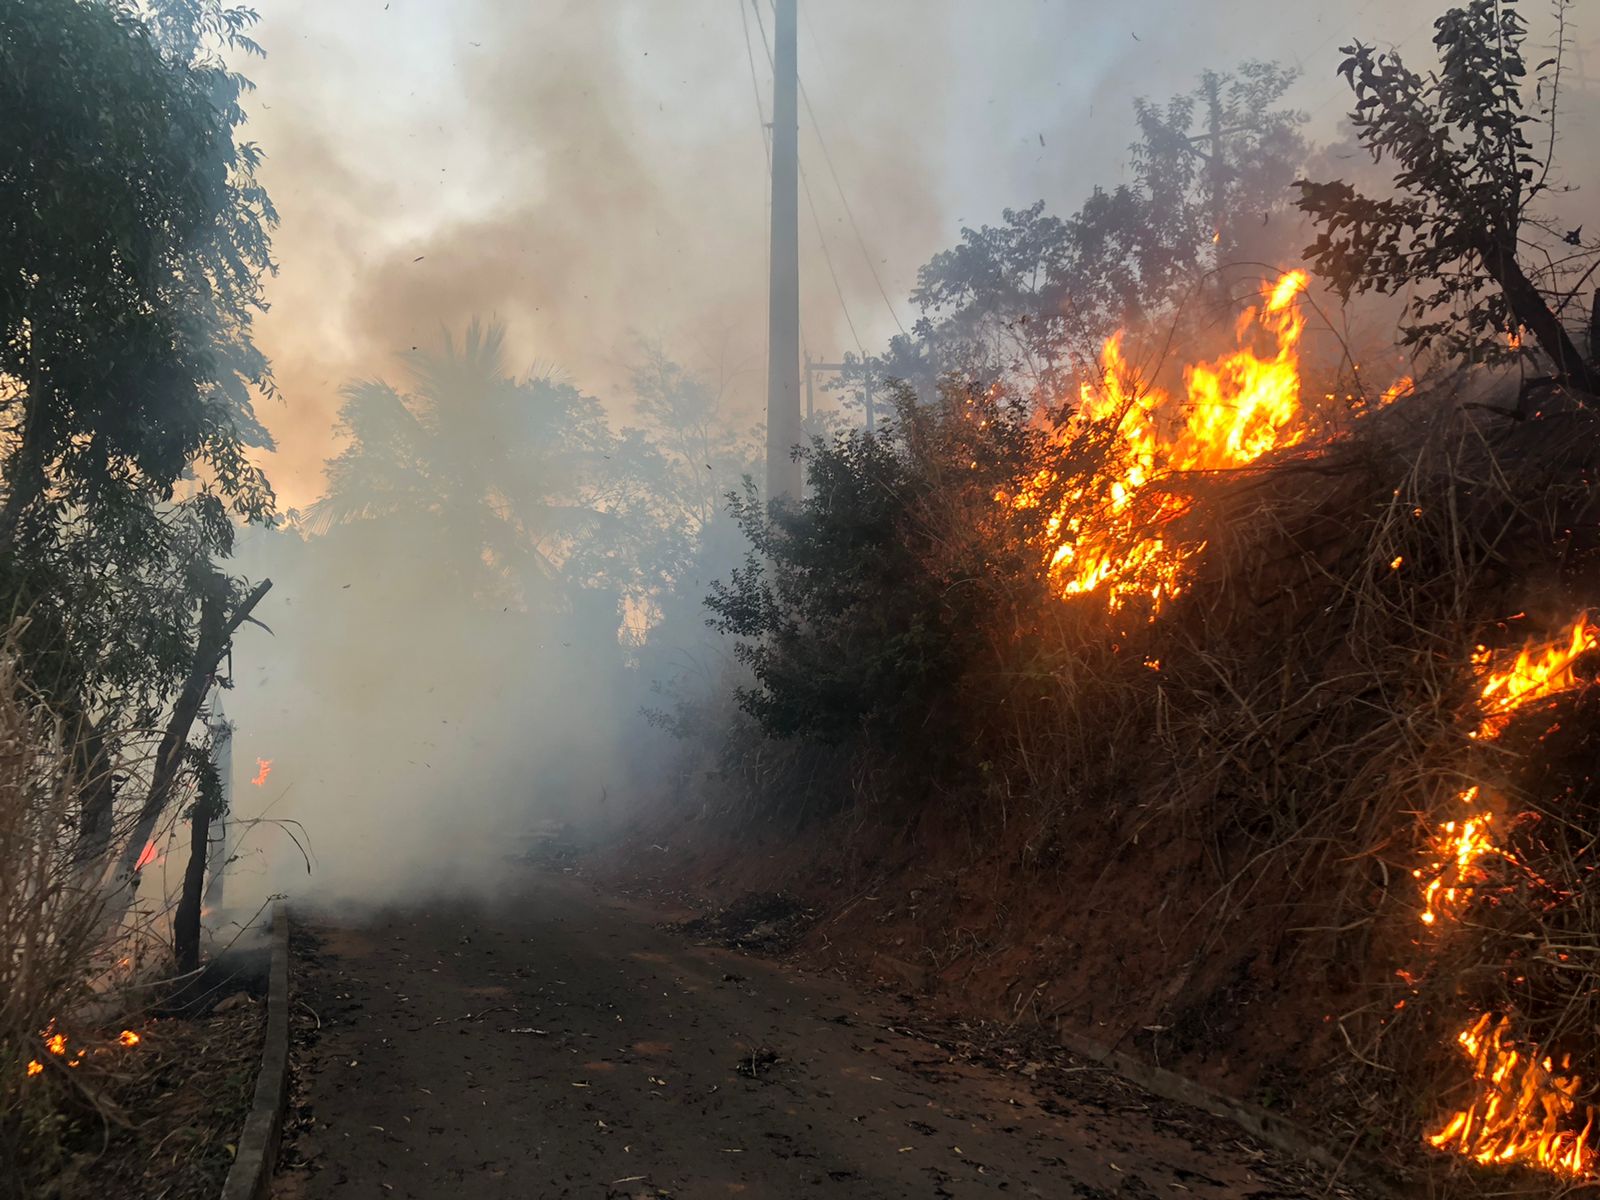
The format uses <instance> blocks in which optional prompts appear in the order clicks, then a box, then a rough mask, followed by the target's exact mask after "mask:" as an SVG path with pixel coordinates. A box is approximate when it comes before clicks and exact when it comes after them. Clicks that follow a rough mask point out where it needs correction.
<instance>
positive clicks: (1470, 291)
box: [1299, 0, 1600, 391]
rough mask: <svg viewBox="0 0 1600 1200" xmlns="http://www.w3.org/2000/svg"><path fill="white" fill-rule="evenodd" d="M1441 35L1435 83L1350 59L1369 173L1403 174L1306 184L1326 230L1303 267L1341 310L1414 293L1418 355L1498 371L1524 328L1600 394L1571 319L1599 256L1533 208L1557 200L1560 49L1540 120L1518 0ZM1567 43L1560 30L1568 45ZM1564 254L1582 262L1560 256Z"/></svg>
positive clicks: (1392, 66) (1409, 323) (1444, 20)
mask: <svg viewBox="0 0 1600 1200" xmlns="http://www.w3.org/2000/svg"><path fill="white" fill-rule="evenodd" d="M1564 9H1565V5H1564V4H1561V5H1558V12H1561V13H1564ZM1434 29H1435V33H1434V38H1433V43H1434V46H1435V47H1436V49H1437V50H1438V54H1439V64H1440V65H1439V69H1438V70H1437V71H1433V72H1429V73H1428V74H1426V75H1423V74H1419V73H1418V72H1416V71H1413V70H1411V69H1410V68H1409V67H1407V66H1406V65H1405V64H1404V63H1403V62H1402V61H1401V59H1400V56H1399V55H1398V54H1397V53H1393V52H1390V53H1381V52H1379V51H1378V50H1376V49H1375V48H1374V47H1371V46H1366V45H1363V44H1362V43H1360V42H1356V43H1354V44H1352V45H1350V46H1347V47H1345V48H1344V53H1345V54H1346V55H1348V57H1347V58H1346V60H1345V62H1344V63H1343V65H1342V66H1341V67H1340V72H1341V73H1342V74H1343V75H1344V76H1345V78H1346V79H1347V80H1348V81H1349V83H1350V86H1351V89H1352V90H1353V92H1354V93H1355V101H1356V106H1355V110H1354V112H1352V113H1351V118H1350V119H1351V121H1352V122H1353V123H1354V125H1355V128H1356V131H1357V135H1358V137H1359V140H1360V142H1361V144H1362V145H1363V146H1364V147H1365V148H1366V149H1367V150H1368V151H1369V152H1370V153H1371V155H1372V157H1373V159H1374V161H1377V162H1382V161H1384V160H1385V159H1387V160H1389V161H1390V162H1392V163H1393V165H1394V188H1395V194H1394V195H1393V196H1387V197H1376V198H1375V197H1370V196H1366V195H1363V194H1361V193H1360V192H1358V191H1357V190H1356V189H1355V188H1354V187H1352V186H1351V185H1349V184H1347V183H1344V182H1342V181H1334V182H1331V183H1315V182H1310V181H1303V182H1301V183H1300V185H1299V187H1300V200H1299V205H1300V207H1301V208H1302V209H1303V210H1305V211H1306V212H1307V213H1309V214H1310V215H1311V216H1312V218H1313V219H1314V220H1315V221H1316V222H1317V224H1318V225H1319V226H1320V227H1321V229H1320V232H1319V233H1318V235H1317V238H1316V240H1315V241H1314V242H1313V243H1312V244H1311V245H1310V246H1309V247H1308V248H1307V249H1306V252H1305V253H1306V257H1307V258H1309V259H1310V260H1311V262H1312V263H1313V264H1314V265H1315V266H1316V269H1317V270H1318V272H1319V273H1320V274H1322V275H1323V276H1325V277H1326V278H1327V279H1328V280H1329V281H1330V283H1331V284H1332V285H1333V287H1334V288H1335V289H1336V290H1338V291H1339V292H1340V293H1341V294H1342V295H1343V296H1345V297H1346V298H1348V297H1349V296H1351V295H1352V294H1358V293H1362V292H1367V291H1375V292H1379V293H1398V292H1401V291H1407V292H1409V293H1410V295H1409V298H1408V300H1407V304H1406V312H1407V320H1406V322H1405V324H1404V326H1403V339H1404V342H1405V344H1407V345H1416V346H1419V347H1428V346H1436V347H1438V348H1439V349H1441V350H1442V351H1443V352H1444V353H1446V354H1447V355H1451V356H1456V357H1465V358H1471V359H1477V360H1487V361H1503V360H1504V359H1506V358H1508V357H1510V356H1511V354H1512V348H1511V347H1510V345H1509V343H1508V338H1507V335H1508V334H1510V333H1514V332H1516V331H1518V330H1519V329H1520V328H1522V327H1526V328H1527V329H1529V330H1530V331H1532V333H1533V334H1534V336H1535V337H1536V338H1537V340H1538V343H1539V345H1540V347H1541V348H1542V349H1543V350H1544V352H1545V353H1546V354H1547V355H1548V356H1549V358H1550V359H1551V361H1552V362H1553V363H1554V364H1555V365H1556V369H1557V371H1558V373H1559V374H1561V375H1563V376H1565V377H1568V378H1570V379H1571V380H1572V381H1573V382H1576V383H1577V384H1578V385H1579V386H1581V387H1584V388H1586V389H1587V390H1591V391H1592V390H1593V387H1592V385H1593V383H1594V379H1593V372H1592V371H1591V370H1590V368H1589V367H1588V365H1587V364H1586V363H1585V362H1584V360H1583V358H1582V356H1581V355H1579V354H1578V352H1577V350H1576V349H1575V347H1574V346H1573V344H1572V341H1571V339H1570V336H1569V335H1568V334H1567V333H1566V331H1565V330H1564V329H1563V327H1562V324H1561V319H1560V318H1561V316H1562V312H1563V310H1564V308H1565V307H1566V305H1567V303H1568V302H1569V301H1570V300H1571V299H1572V298H1573V292H1572V290H1571V286H1572V285H1571V283H1570V281H1572V280H1574V279H1578V278H1579V277H1581V276H1582V275H1583V274H1584V271H1585V265H1586V263H1592V262H1593V260H1594V257H1595V254H1596V252H1597V251H1600V245H1597V244H1594V243H1589V244H1585V243H1583V242H1582V241H1581V238H1580V236H1579V233H1578V231H1572V232H1571V233H1569V234H1566V235H1564V236H1563V237H1560V238H1558V237H1555V236H1552V235H1553V234H1554V231H1553V230H1551V229H1549V228H1548V226H1547V224H1546V222H1544V221H1543V220H1542V219H1541V218H1540V216H1539V214H1538V211H1537V205H1536V201H1537V200H1538V199H1539V198H1540V196H1541V195H1542V194H1544V193H1545V192H1546V191H1547V190H1549V187H1550V172H1551V165H1552V164H1551V159H1552V156H1553V152H1554V147H1555V119H1556V98H1557V95H1558V89H1559V83H1560V71H1561V53H1560V50H1559V49H1558V50H1557V52H1556V53H1555V54H1553V55H1552V56H1551V57H1549V58H1547V59H1545V60H1544V61H1543V62H1541V63H1540V64H1539V65H1538V66H1537V67H1536V68H1535V69H1534V79H1533V83H1534V87H1533V89H1532V90H1533V95H1534V100H1535V103H1536V104H1537V105H1538V109H1537V112H1533V111H1530V110H1529V97H1528V94H1527V93H1528V90H1529V89H1528V82H1529V68H1528V65H1527V63H1526V60H1525V59H1524V56H1523V45H1524V43H1525V41H1526V39H1527V35H1528V28H1527V23H1526V21H1525V20H1524V18H1523V17H1522V15H1521V14H1520V13H1519V12H1518V11H1517V8H1516V5H1515V4H1514V3H1513V2H1512V0H1473V2H1472V3H1470V4H1467V5H1465V6H1463V7H1460V8H1453V9H1451V10H1449V11H1448V12H1446V13H1445V14H1444V15H1443V16H1442V17H1440V18H1439V19H1438V20H1437V21H1436V22H1435V23H1434ZM1563 36H1564V30H1562V29H1558V33H1557V41H1558V45H1559V43H1560V41H1561V39H1562V37H1563ZM1541 124H1542V125H1543V127H1544V132H1543V133H1542V134H1539V137H1540V145H1538V146H1536V145H1535V142H1534V140H1533V138H1534V135H1535V134H1536V132H1537V130H1538V127H1539V126H1540V125H1541ZM1563 241H1565V242H1568V243H1570V244H1572V245H1576V246H1577V247H1578V252H1577V253H1576V254H1569V253H1562V252H1560V246H1561V244H1562V242H1563ZM1541 255H1542V257H1543V258H1544V261H1545V262H1546V264H1547V266H1546V268H1545V269H1544V270H1543V271H1542V272H1536V271H1534V270H1533V269H1532V268H1531V267H1529V266H1528V265H1527V264H1528V263H1529V262H1532V261H1535V260H1537V259H1538V258H1539V257H1541ZM1564 281H1565V282H1564Z"/></svg>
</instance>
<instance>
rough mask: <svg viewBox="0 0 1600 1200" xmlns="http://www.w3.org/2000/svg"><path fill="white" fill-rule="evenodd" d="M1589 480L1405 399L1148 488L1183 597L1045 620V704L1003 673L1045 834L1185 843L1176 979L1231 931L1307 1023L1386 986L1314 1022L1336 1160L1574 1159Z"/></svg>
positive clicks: (1584, 1091)
mask: <svg viewBox="0 0 1600 1200" xmlns="http://www.w3.org/2000/svg"><path fill="white" fill-rule="evenodd" d="M1597 458H1600V424H1597V422H1596V421H1595V420H1594V419H1593V418H1591V417H1589V416H1588V415H1586V414H1582V413H1563V414H1559V415H1554V416H1550V417H1547V418H1544V419H1542V420H1538V421H1529V422H1516V421H1511V420H1507V419H1505V418H1504V417H1502V416H1497V415H1494V414H1492V413H1485V412H1484V411H1483V410H1482V409H1476V410H1475V409H1473V408H1470V407H1462V406H1460V405H1459V404H1457V403H1455V402H1454V400H1453V399H1452V398H1447V397H1444V396H1440V395H1431V396H1423V397H1416V398H1413V399H1411V400H1408V401H1405V402H1403V403H1401V404H1400V405H1397V406H1395V407H1394V408H1393V409H1391V410H1387V411H1384V412H1380V413H1376V414H1372V415H1369V416H1367V417H1365V418H1363V419H1362V420H1360V421H1358V422H1356V423H1355V425H1354V427H1353V428H1351V429H1350V430H1349V431H1348V432H1346V433H1344V434H1342V435H1340V436H1337V437H1335V438H1333V439H1331V440H1328V441H1324V442H1321V443H1314V444H1307V445H1305V446H1300V447H1296V448H1294V449H1291V450H1289V451H1288V452H1286V453H1281V454H1278V455H1274V456H1269V457H1268V458H1266V459H1264V460H1263V461H1261V462H1260V463H1258V464H1256V465H1255V466H1254V467H1252V468H1250V469H1246V470H1242V471H1236V472H1230V473H1228V474H1226V475H1217V474H1211V475H1209V476H1205V477H1199V476H1184V477H1177V476H1174V477H1173V478H1171V479H1169V480H1168V481H1166V482H1165V483H1163V484H1161V485H1160V486H1163V487H1166V488H1168V489H1170V490H1171V491H1172V492H1173V493H1174V494H1177V495H1180V496H1181V497H1182V501H1183V503H1182V506H1181V509H1174V508H1172V507H1170V506H1168V505H1166V504H1162V505H1157V506H1155V508H1154V511H1156V512H1158V513H1160V514H1162V516H1161V517H1160V518H1159V520H1160V527H1159V531H1158V532H1159V536H1160V537H1161V538H1163V539H1165V540H1167V541H1168V542H1170V543H1173V544H1176V545H1180V546H1183V547H1204V552H1203V553H1200V552H1198V551H1195V552H1191V553H1187V554H1185V555H1184V559H1183V561H1184V562H1185V564H1186V566H1187V567H1188V568H1189V574H1188V577H1187V578H1186V580H1185V583H1184V587H1183V589H1182V594H1181V595H1178V596H1177V598H1176V599H1170V597H1171V595H1172V592H1171V590H1170V589H1169V590H1168V591H1167V592H1166V593H1165V595H1163V596H1162V597H1158V598H1157V599H1160V600H1161V601H1162V603H1161V612H1160V613H1159V616H1158V618H1157V619H1155V620H1153V621H1147V620H1145V618H1144V614H1142V613H1139V612H1136V611H1129V610H1128V609H1126V608H1112V610H1111V611H1109V612H1108V611H1107V607H1108V606H1100V607H1098V608H1091V607H1090V606H1088V605H1084V604H1078V603H1076V602H1075V603H1074V604H1073V605H1069V606H1065V608H1064V610H1063V612H1062V613H1061V614H1060V615H1059V617H1058V619H1057V621H1056V623H1055V625H1056V628H1055V630H1054V631H1053V636H1052V638H1050V639H1048V641H1053V642H1054V644H1055V647H1056V652H1057V653H1058V654H1059V655H1060V662H1059V666H1058V667H1057V669H1056V671H1057V676H1058V677H1057V678H1055V679H1051V678H1050V671H1049V669H1048V668H1046V669H1045V670H1043V671H1034V670H1030V671H1029V675H1030V682H1031V683H1032V684H1033V685H1034V686H1036V687H1038V688H1039V689H1040V691H1041V694H1040V696H1039V700H1038V702H1037V703H1032V702H1031V701H1032V700H1033V697H1032V696H1028V697H1025V698H1023V700H1024V703H1023V705H1017V706H1015V707H1017V708H1022V707H1025V708H1026V710H1027V716H1026V717H1025V718H1023V719H1022V720H1020V721H1019V722H1017V727H1016V729H1015V732H1014V734H1013V745H1014V747H1015V750H1016V764H1015V770H1016V772H1017V773H1020V774H1021V775H1022V776H1023V777H1025V778H1027V779H1028V780H1029V782H1030V785H1031V787H1030V790H1032V791H1033V793H1034V795H1035V796H1036V797H1040V798H1044V797H1054V798H1055V799H1054V800H1053V801H1052V802H1050V803H1047V804H1045V805H1043V806H1041V811H1049V810H1052V809H1053V810H1057V811H1059V810H1060V808H1061V807H1062V806H1064V805H1073V804H1077V805H1083V804H1086V803H1088V804H1095V805H1105V806H1107V808H1108V809H1109V811H1111V812H1120V813H1122V814H1124V815H1125V816H1126V817H1127V818H1128V825H1127V828H1128V829H1129V831H1130V832H1129V836H1130V837H1137V836H1138V835H1139V833H1140V832H1141V831H1149V830H1151V829H1152V828H1162V827H1165V828H1177V829H1186V830H1190V831H1192V832H1193V833H1194V834H1196V835H1197V836H1199V837H1201V838H1203V839H1204V841H1205V843H1206V844H1207V845H1208V847H1209V849H1208V851H1207V854H1208V857H1209V859H1210V865H1211V871H1212V874H1213V876H1214V880H1215V888H1214V890H1213V891H1212V892H1211V893H1210V894H1209V895H1207V896H1203V897H1190V898H1188V903H1190V904H1192V905H1193V906H1194V908H1195V909H1196V910H1197V911H1196V920H1195V921H1194V923H1193V928H1194V930H1195V936H1196V937H1197V938H1199V939H1200V940H1201V945H1200V946H1199V947H1198V952H1199V953H1208V952H1209V953H1218V952H1221V953H1226V948H1225V947H1223V946H1222V945H1221V944H1220V938H1221V936H1222V931H1223V930H1224V929H1225V928H1228V921H1229V919H1230V918H1232V917H1235V916H1237V915H1238V914H1239V913H1240V912H1244V911H1249V912H1250V913H1251V921H1252V925H1254V926H1255V935H1254V937H1253V938H1247V939H1246V940H1247V941H1252V942H1254V943H1256V944H1260V943H1261V942H1262V941H1263V940H1267V941H1270V940H1271V939H1270V937H1268V938H1264V937H1263V931H1262V927H1263V926H1266V927H1268V928H1270V929H1271V930H1272V931H1273V936H1276V937H1278V938H1280V939H1281V940H1282V942H1283V944H1285V945H1288V946H1290V947H1291V950H1290V951H1289V954H1290V957H1289V960H1288V961H1289V962H1290V963H1292V964H1293V965H1292V966H1291V967H1290V969H1291V970H1293V971H1294V972H1295V973H1297V974H1299V975H1302V976H1303V977H1304V979H1305V981H1306V983H1307V984H1308V985H1312V984H1323V986H1327V1000H1328V1002H1330V1003H1334V1002H1337V1000H1338V999H1339V996H1338V991H1339V989H1337V988H1335V987H1332V986H1328V985H1326V984H1325V982H1324V981H1326V980H1329V979H1331V978H1334V977H1335V976H1337V975H1339V974H1341V973H1347V972H1348V971H1349V970H1350V969H1354V970H1356V971H1358V972H1360V973H1361V974H1362V976H1363V977H1364V978H1365V979H1366V980H1367V981H1368V982H1369V983H1372V982H1373V981H1375V980H1390V981H1393V980H1395V979H1397V978H1399V979H1401V980H1402V983H1401V984H1400V985H1398V986H1395V987H1391V986H1386V985H1384V984H1382V983H1378V984H1377V985H1376V986H1373V987H1370V988H1367V989H1365V996H1366V998H1365V1000H1364V1001H1363V1002H1361V1003H1358V1004H1356V1005H1354V1007H1353V1011H1349V1012H1346V1013H1342V1014H1340V1013H1335V1014H1333V1015H1332V1020H1333V1022H1334V1023H1336V1026H1337V1028H1338V1030H1339V1043H1340V1044H1342V1045H1343V1046H1344V1047H1345V1048H1346V1050H1347V1051H1348V1054H1349V1056H1350V1058H1351V1059H1353V1060H1354V1061H1353V1062H1352V1063H1350V1064H1349V1066H1348V1068H1347V1069H1346V1070H1345V1071H1344V1072H1343V1077H1344V1080H1345V1088H1344V1090H1345V1094H1344V1095H1342V1096H1324V1097H1322V1099H1323V1101H1324V1102H1325V1103H1329V1104H1331V1106H1332V1107H1333V1108H1334V1109H1336V1110H1337V1111H1338V1112H1339V1113H1340V1120H1341V1122H1342V1124H1343V1125H1344V1128H1345V1134H1346V1136H1348V1138H1349V1139H1350V1140H1351V1141H1352V1142H1356V1141H1363V1140H1370V1137H1371V1133H1372V1131H1373V1130H1381V1129H1387V1130H1392V1129H1395V1128H1403V1129H1407V1130H1409V1131H1410V1133H1409V1134H1408V1135H1407V1137H1406V1139H1405V1143H1409V1144H1411V1145H1418V1144H1421V1143H1422V1141H1423V1138H1424V1137H1425V1136H1426V1137H1427V1138H1428V1140H1429V1141H1430V1142H1431V1143H1432V1144H1433V1145H1434V1146H1436V1147H1438V1148H1441V1149H1450V1150H1454V1151H1456V1152H1457V1153H1458V1154H1459V1155H1460V1156H1462V1157H1465V1158H1467V1159H1471V1160H1474V1161H1477V1162H1483V1163H1487V1162H1515V1163H1525V1164H1535V1165H1542V1166H1544V1167H1545V1168H1546V1170H1547V1171H1548V1172H1549V1173H1550V1174H1554V1175H1555V1176H1557V1177H1558V1178H1568V1179H1571V1178H1575V1177H1577V1176H1580V1175H1583V1174H1585V1173H1586V1172H1587V1171H1589V1170H1590V1169H1591V1166H1592V1164H1593V1161H1594V1149H1593V1146H1592V1144H1591V1143H1590V1142H1589V1141H1588V1140H1587V1139H1588V1138H1589V1137H1590V1136H1591V1133H1590V1131H1589V1129H1588V1120H1587V1111H1588V1106H1589V1105H1590V1104H1591V1103H1593V1102H1594V1098H1595V1095H1596V1087H1595V1078H1594V1075H1595V1071H1596V1069H1597V1068H1600V1041H1597V1039H1596V1038H1595V1036H1594V1030H1595V1029H1596V1028H1600V1003H1597V1001H1596V1000H1595V999H1594V998H1593V995H1594V992H1595V984H1596V983H1597V982H1600V980H1597V978H1596V976H1595V974H1594V970H1595V968H1596V966H1597V965H1600V959H1597V957H1596V951H1597V948H1600V944H1597V938H1600V923H1596V922H1597V921H1600V908H1597V907H1596V906H1597V905H1600V901H1596V900H1595V899H1594V898H1593V896H1592V894H1591V893H1592V891H1593V889H1592V888H1591V887H1590V882H1591V881H1590V878H1589V873H1590V872H1591V871H1592V870H1593V855H1594V850H1595V844H1594V843H1595V834H1594V833H1592V832H1590V831H1597V830H1600V819H1597V818H1600V789H1597V788H1596V787H1595V785H1594V782H1593V779H1592V776H1591V774H1590V772H1591V771H1592V769H1593V764H1594V763H1595V762H1596V761H1597V758H1596V755H1595V750H1596V749H1600V747H1597V746H1594V745H1592V744H1590V737H1591V735H1590V734H1589V732H1588V731H1589V730H1590V729H1592V728H1594V723H1593V721H1592V719H1589V720H1584V719H1582V718H1581V717H1580V716H1579V713H1580V710H1582V709H1584V708H1585V707H1592V706H1593V703H1594V702H1593V701H1592V700H1590V699H1588V693H1587V692H1585V691H1583V690H1582V687H1581V685H1582V684H1583V683H1584V682H1585V681H1586V680H1587V679H1589V678H1591V677H1592V675H1593V665H1594V664H1592V663H1590V662H1589V659H1588V653H1589V651H1590V650H1591V649H1592V647H1593V631H1592V627H1591V626H1589V625H1588V623H1587V622H1586V621H1584V620H1581V619H1580V620H1576V621H1575V620H1574V618H1573V614H1574V613H1579V614H1581V613H1583V612H1585V611H1586V609H1588V608H1589V606H1590V605H1591V604H1592V603H1593V602H1594V601H1595V600H1597V599H1600V587H1597V586H1596V579H1595V574H1594V572H1595V563H1594V551H1595V537H1594V525H1595V520H1594V518H1595V506H1596V504H1597V501H1596V498H1595V496H1594V493H1593V491H1592V487H1591V481H1592V480H1593V479H1594V478H1595V466H1596V461H1597ZM1174 513H1175V515H1173V514H1174ZM1126 536H1128V537H1130V538H1133V539H1138V540H1139V542H1140V544H1144V545H1148V544H1149V542H1150V539H1151V537H1152V536H1153V533H1152V531H1150V530H1139V531H1130V532H1129V533H1128V534H1127V535H1126ZM1067 609H1077V610H1078V611H1066V610H1067ZM1028 653H1029V654H1030V655H1034V656H1036V655H1037V654H1038V650H1037V649H1035V648H1030V650H1029V651H1028ZM1486 681H1487V682H1486ZM1102 747H1104V748H1105V749H1106V750H1108V751H1109V753H1108V754H1107V753H1101V752H1100V751H1101V748H1102ZM1551 775H1554V776H1556V778H1546V777H1547V776H1551ZM1535 777H1537V779H1536V778H1535ZM1132 798H1136V802H1135V803H1132V804H1130V803H1129V801H1130V799H1132ZM1490 881H1493V884H1492V886H1491V882H1490ZM1446 926H1448V929H1446V928H1445V927H1446ZM1234 928H1236V927H1234ZM1208 931H1209V932H1208ZM1395 972H1400V973H1401V974H1400V975H1399V976H1396V974H1395ZM1361 990H1362V989H1357V994H1358V995H1359V994H1360V992H1361ZM1463 1051H1466V1053H1467V1058H1468V1059H1469V1060H1470V1061H1469V1062H1464V1061H1463V1059H1462V1053H1463ZM1465 1067H1470V1070H1468V1069H1464V1068H1465ZM1397 1079H1399V1080H1406V1081H1409V1086H1407V1087H1402V1088H1396V1087H1395V1081H1396V1080H1397ZM1402 1157H1404V1155H1403V1154H1402ZM1529 1187H1530V1188H1531V1189H1532V1190H1533V1191H1535V1192H1537V1191H1538V1190H1539V1189H1541V1188H1544V1189H1547V1188H1548V1179H1545V1180H1540V1181H1537V1182H1534V1183H1532V1184H1530V1185H1529Z"/></svg>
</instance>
